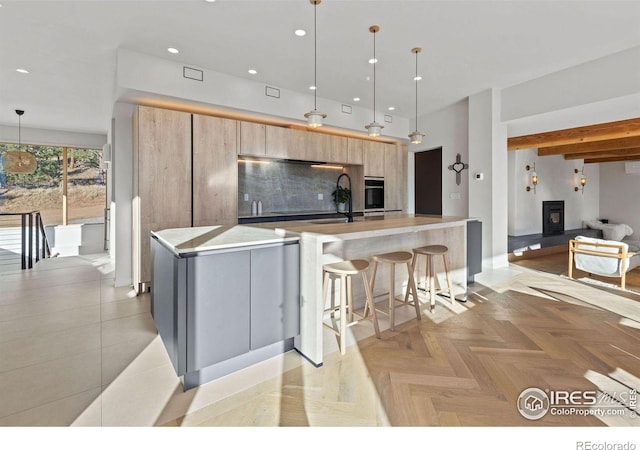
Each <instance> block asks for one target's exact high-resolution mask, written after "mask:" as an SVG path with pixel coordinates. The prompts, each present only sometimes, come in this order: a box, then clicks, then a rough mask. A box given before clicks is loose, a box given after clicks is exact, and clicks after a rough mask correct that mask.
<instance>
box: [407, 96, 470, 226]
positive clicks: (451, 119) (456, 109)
mask: <svg viewBox="0 0 640 450" xmlns="http://www.w3.org/2000/svg"><path fill="white" fill-rule="evenodd" d="M418 123H419V124H420V126H419V129H420V131H422V132H423V133H426V136H425V137H424V138H423V140H422V144H419V145H413V144H410V145H409V169H408V175H409V176H408V177H407V178H408V183H409V186H408V192H409V209H408V211H409V213H410V214H413V213H414V212H415V153H416V152H419V151H425V150H431V149H434V148H438V147H442V215H444V216H463V217H466V216H467V215H468V213H469V169H467V170H463V171H462V173H461V177H460V178H461V182H460V186H458V185H456V176H455V172H453V171H451V170H448V167H449V165H451V164H453V163H454V162H455V160H456V154H458V153H460V156H461V159H462V162H463V163H468V162H469V102H468V101H467V99H464V100H462V101H460V102H458V103H455V104H454V105H452V106H450V107H448V108H445V109H442V110H440V111H437V112H435V113H432V114H427V115H424V116H421V117H419V118H418ZM411 126H412V129H415V121H412V124H411ZM456 194H459V198H457V197H458V195H456ZM452 197H454V198H452Z"/></svg>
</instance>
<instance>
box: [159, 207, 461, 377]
mask: <svg viewBox="0 0 640 450" xmlns="http://www.w3.org/2000/svg"><path fill="white" fill-rule="evenodd" d="M468 220H469V219H467V218H462V217H441V216H414V215H395V216H386V217H375V218H371V220H367V219H366V218H357V219H356V220H355V221H354V222H351V223H347V222H340V221H338V220H326V221H323V220H312V221H286V222H268V223H260V224H252V225H235V226H213V227H197V228H183V229H169V230H161V231H156V232H152V233H151V246H152V261H153V270H152V291H151V293H152V314H153V316H154V321H155V323H156V326H157V328H158V332H159V333H160V335H161V337H162V339H163V342H164V344H165V347H166V348H167V351H168V353H169V356H170V359H171V361H172V363H173V365H174V367H175V369H176V373H177V374H178V375H184V387H185V389H189V388H191V387H194V386H198V385H199V384H202V383H204V382H207V381H210V380H212V379H215V378H217V377H219V376H222V375H225V374H227V373H231V372H233V371H235V370H238V369H240V368H243V367H247V366H248V365H250V364H254V363H256V362H258V361H260V360H263V359H265V358H268V357H271V356H274V355H275V354H278V353H282V352H284V351H287V350H290V349H292V348H295V349H296V350H297V351H299V352H300V353H301V354H302V355H303V356H304V357H305V358H307V359H308V360H309V361H310V362H311V363H312V364H314V365H315V366H320V365H322V363H323V355H324V347H323V345H324V343H323V335H324V330H323V325H322V324H323V311H324V309H325V302H326V299H323V298H322V266H323V265H324V264H327V263H332V262H337V261H341V260H347V259H355V258H363V259H366V258H370V257H371V256H373V255H376V254H380V253H387V252H393V251H400V250H404V251H411V250H412V249H413V248H416V247H420V246H423V245H430V244H441V245H446V246H448V247H449V253H448V261H449V270H450V273H451V277H452V280H453V283H454V293H455V294H456V295H464V294H465V293H466V286H467V267H466V266H467V246H466V244H467V222H468ZM440 264H441V263H440V262H439V261H436V264H435V266H436V267H435V270H436V272H437V273H438V274H439V275H442V274H443V267H442V266H441V265H440ZM388 270H389V268H388V267H386V265H384V264H383V265H381V266H379V268H378V276H377V277H376V280H375V288H374V297H376V296H381V295H383V294H384V293H385V292H387V291H388V290H389V288H388V286H389V272H388ZM424 274H425V262H424V259H421V260H419V264H418V266H417V270H416V282H417V283H418V282H419V281H420V280H421V279H422V278H423V277H424ZM406 285H407V273H406V270H397V271H396V276H395V286H396V292H395V294H396V296H400V295H403V294H404V291H405V289H406ZM353 291H354V307H355V308H356V309H357V308H359V307H362V306H363V305H364V298H365V295H364V288H363V286H362V285H361V283H353ZM386 302H387V301H386V300H385V301H384V304H385V305H386V304H387V303H386ZM447 303H448V300H447ZM421 309H422V310H423V312H424V311H427V312H426V314H429V312H428V311H429V310H430V308H429V305H428V303H425V304H424V305H423V306H422V308H421Z"/></svg>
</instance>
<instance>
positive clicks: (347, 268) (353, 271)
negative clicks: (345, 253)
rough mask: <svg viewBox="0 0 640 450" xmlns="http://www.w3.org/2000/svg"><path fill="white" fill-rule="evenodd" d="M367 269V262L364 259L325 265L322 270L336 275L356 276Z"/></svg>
mask: <svg viewBox="0 0 640 450" xmlns="http://www.w3.org/2000/svg"><path fill="white" fill-rule="evenodd" d="M368 268H369V261H367V260H366V259H352V260H349V261H340V262H336V263H332V264H325V265H324V267H323V269H324V270H326V271H327V272H331V273H335V274H337V275H342V274H344V275H357V274H359V273H360V272H363V271H365V270H367V269H368Z"/></svg>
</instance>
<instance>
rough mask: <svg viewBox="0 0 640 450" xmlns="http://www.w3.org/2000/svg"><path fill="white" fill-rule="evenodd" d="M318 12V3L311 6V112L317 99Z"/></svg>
mask: <svg viewBox="0 0 640 450" xmlns="http://www.w3.org/2000/svg"><path fill="white" fill-rule="evenodd" d="M317 10H318V3H314V5H313V86H314V88H315V89H314V90H313V110H314V111H317V110H318V104H317V98H318V20H317V19H316V14H317Z"/></svg>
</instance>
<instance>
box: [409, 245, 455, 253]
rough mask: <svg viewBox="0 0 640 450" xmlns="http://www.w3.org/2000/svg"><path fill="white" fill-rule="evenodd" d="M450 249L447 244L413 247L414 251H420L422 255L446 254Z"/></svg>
mask: <svg viewBox="0 0 640 450" xmlns="http://www.w3.org/2000/svg"><path fill="white" fill-rule="evenodd" d="M448 251H449V247H447V246H446V245H425V246H424V247H418V248H414V249H413V253H419V254H421V255H444V254H445V253H447V252H448Z"/></svg>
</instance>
